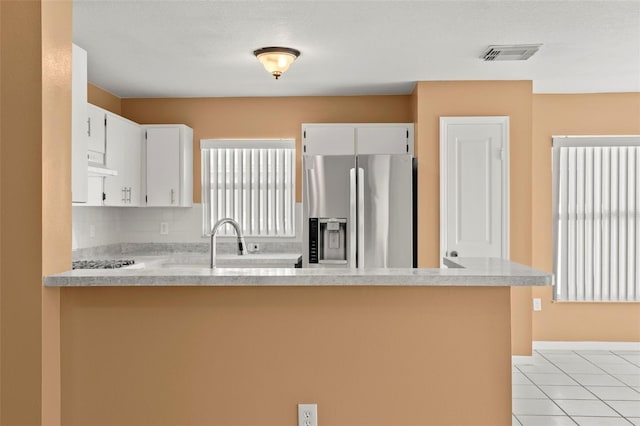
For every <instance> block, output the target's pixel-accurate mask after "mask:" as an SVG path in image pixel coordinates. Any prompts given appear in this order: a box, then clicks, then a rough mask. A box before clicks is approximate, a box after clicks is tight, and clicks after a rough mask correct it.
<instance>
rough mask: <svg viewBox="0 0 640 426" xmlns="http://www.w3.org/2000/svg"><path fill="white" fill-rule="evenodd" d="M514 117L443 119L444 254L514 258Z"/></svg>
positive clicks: (441, 176)
mask: <svg viewBox="0 0 640 426" xmlns="http://www.w3.org/2000/svg"><path fill="white" fill-rule="evenodd" d="M508 148H509V118H508V117H441V118H440V255H441V258H442V257H443V256H449V257H456V256H459V257H501V258H504V259H507V258H508V257H509V149H508Z"/></svg>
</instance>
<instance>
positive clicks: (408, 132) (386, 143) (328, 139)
mask: <svg viewBox="0 0 640 426" xmlns="http://www.w3.org/2000/svg"><path fill="white" fill-rule="evenodd" d="M302 141H303V154H304V155H354V154H359V155H367V154H413V124H412V123H399V124H397V123H382V124H378V123H344V124H342V123H340V124H303V125H302Z"/></svg>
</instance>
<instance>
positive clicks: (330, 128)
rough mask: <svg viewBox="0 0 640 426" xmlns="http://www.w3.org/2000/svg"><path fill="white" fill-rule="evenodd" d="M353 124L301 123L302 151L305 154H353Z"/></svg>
mask: <svg viewBox="0 0 640 426" xmlns="http://www.w3.org/2000/svg"><path fill="white" fill-rule="evenodd" d="M354 137H355V126H354V125H352V124H344V125H342V124H303V125H302V141H303V147H302V153H303V154H305V155H354V154H355V150H354V149H355V147H354V145H353V141H354Z"/></svg>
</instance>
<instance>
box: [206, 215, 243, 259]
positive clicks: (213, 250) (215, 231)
mask: <svg viewBox="0 0 640 426" xmlns="http://www.w3.org/2000/svg"><path fill="white" fill-rule="evenodd" d="M227 223H228V224H230V225H231V226H233V229H234V230H235V231H236V238H237V240H238V255H243V254H247V248H246V247H247V245H246V244H245V242H244V237H243V236H242V232H241V231H240V225H238V222H236V221H235V220H233V219H231V218H228V217H225V218H223V219H220V220H219V221H217V222H216V224H215V225H213V228H212V229H211V261H210V262H209V267H210V268H211V269H213V268H215V267H216V237H217V234H218V230H219V229H220V227H222V226H223V225H225V224H227Z"/></svg>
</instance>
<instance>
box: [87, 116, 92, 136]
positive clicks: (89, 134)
mask: <svg viewBox="0 0 640 426" xmlns="http://www.w3.org/2000/svg"><path fill="white" fill-rule="evenodd" d="M87 136H91V117H89V118H87Z"/></svg>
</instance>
